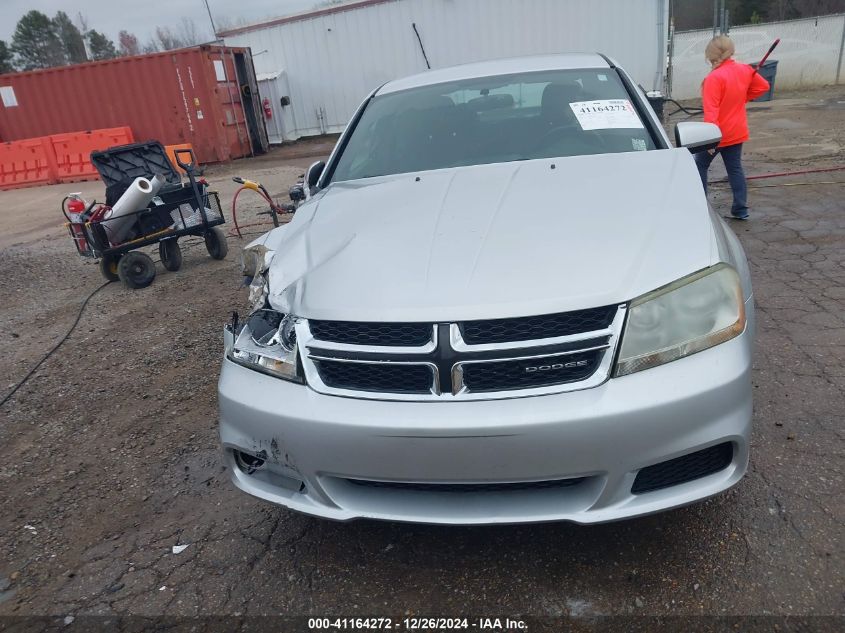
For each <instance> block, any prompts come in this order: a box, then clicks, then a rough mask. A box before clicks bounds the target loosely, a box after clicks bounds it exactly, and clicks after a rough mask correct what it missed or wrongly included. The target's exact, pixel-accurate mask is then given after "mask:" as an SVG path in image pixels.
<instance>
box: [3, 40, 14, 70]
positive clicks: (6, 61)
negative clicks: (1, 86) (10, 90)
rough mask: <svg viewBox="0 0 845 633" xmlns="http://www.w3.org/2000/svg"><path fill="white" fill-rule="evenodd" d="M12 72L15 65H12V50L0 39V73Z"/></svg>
mask: <svg viewBox="0 0 845 633" xmlns="http://www.w3.org/2000/svg"><path fill="white" fill-rule="evenodd" d="M13 72H15V67H14V66H13V65H12V51H10V50H9V47H8V46H6V42H4V41H3V40H0V75H2V74H3V73H13Z"/></svg>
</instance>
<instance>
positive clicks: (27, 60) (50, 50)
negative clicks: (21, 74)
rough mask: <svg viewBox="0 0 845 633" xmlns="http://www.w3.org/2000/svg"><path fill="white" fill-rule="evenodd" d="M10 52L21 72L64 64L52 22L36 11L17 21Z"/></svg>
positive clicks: (59, 43) (61, 50) (61, 48)
mask: <svg viewBox="0 0 845 633" xmlns="http://www.w3.org/2000/svg"><path fill="white" fill-rule="evenodd" d="M12 52H13V53H14V54H15V57H16V61H17V65H18V66H19V67H20V68H21V70H33V69H35V68H50V67H52V66H61V65H62V64H64V63H65V54H64V50H63V47H62V41H61V40H60V39H59V36H58V34H57V33H56V27H55V25H54V24H53V21H52V20H51V19H50V18H48V17H47V16H46V15H44V14H43V13H41V12H40V11H36V10H32V11H30V12H29V13H27V14H26V15H24V16H23V17H22V18H21V19H20V20H18V24H17V26H16V27H15V33H14V34H13V35H12Z"/></svg>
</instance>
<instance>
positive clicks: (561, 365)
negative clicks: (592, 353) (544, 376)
mask: <svg viewBox="0 0 845 633" xmlns="http://www.w3.org/2000/svg"><path fill="white" fill-rule="evenodd" d="M589 364H590V361H588V360H573V361H570V362H568V363H554V364H551V365H531V366H529V367H526V368H525V373H527V374H531V373H533V372H535V371H554V370H556V369H572V368H573V367H583V366H584V365H589Z"/></svg>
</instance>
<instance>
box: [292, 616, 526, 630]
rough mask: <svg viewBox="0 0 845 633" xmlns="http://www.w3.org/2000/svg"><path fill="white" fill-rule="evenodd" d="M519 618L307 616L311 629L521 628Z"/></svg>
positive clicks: (523, 624) (522, 625)
mask: <svg viewBox="0 0 845 633" xmlns="http://www.w3.org/2000/svg"><path fill="white" fill-rule="evenodd" d="M527 628H528V627H527V625H526V623H525V622H524V621H523V620H519V619H514V618H439V617H404V618H388V617H372V618H309V619H308V629H309V630H311V631H373V630H374V631H387V630H405V631H449V630H473V629H475V630H478V631H525V630H527Z"/></svg>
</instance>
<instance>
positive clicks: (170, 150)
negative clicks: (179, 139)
mask: <svg viewBox="0 0 845 633" xmlns="http://www.w3.org/2000/svg"><path fill="white" fill-rule="evenodd" d="M177 149H191V150H192V149H194V146H193V145H191V144H190V143H182V144H181V145H165V146H164V153H165V154H167V157H168V158H169V159H170V162H171V163H173V168H174V169H175V170H176V173H177V174H178V173H182V174H184V173H185V170H184V169H182V168H181V167H179V165H177V164H176V150H177Z"/></svg>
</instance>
